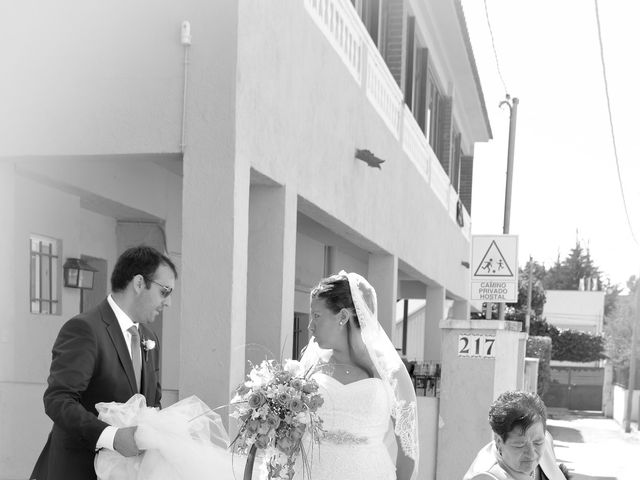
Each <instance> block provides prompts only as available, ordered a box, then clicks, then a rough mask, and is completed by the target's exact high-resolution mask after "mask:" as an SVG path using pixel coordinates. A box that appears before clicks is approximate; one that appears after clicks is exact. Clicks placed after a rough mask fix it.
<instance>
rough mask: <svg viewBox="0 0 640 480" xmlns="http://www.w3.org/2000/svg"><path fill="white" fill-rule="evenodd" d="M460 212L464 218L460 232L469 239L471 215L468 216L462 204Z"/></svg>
mask: <svg viewBox="0 0 640 480" xmlns="http://www.w3.org/2000/svg"><path fill="white" fill-rule="evenodd" d="M462 214H463V217H462V218H464V226H463V227H462V233H463V234H464V236H465V238H466V239H467V240H471V217H470V216H469V212H467V209H466V207H465V206H464V205H463V206H462Z"/></svg>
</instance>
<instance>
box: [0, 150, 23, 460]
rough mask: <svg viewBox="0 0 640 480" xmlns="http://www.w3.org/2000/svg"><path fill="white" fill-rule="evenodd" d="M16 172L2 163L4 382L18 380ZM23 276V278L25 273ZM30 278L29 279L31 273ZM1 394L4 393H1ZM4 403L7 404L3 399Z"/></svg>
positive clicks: (0, 371)
mask: <svg viewBox="0 0 640 480" xmlns="http://www.w3.org/2000/svg"><path fill="white" fill-rule="evenodd" d="M15 175H16V174H15V165H14V164H13V163H11V162H2V163H0V225H2V235H0V265H2V268H1V269H0V292H2V312H3V314H2V317H1V318H0V382H3V381H13V380H15V378H14V373H15V372H14V366H15V364H14V362H15V359H16V356H15V354H14V350H15V331H14V330H15V326H14V322H15V321H16V311H15V302H16V290H15V284H16V275H15V274H16V272H15V256H16V250H15V215H16V207H15V197H16V193H15ZM27 241H28V239H27ZM27 241H23V243H22V245H21V246H22V249H21V250H18V252H20V253H21V254H27V253H28V252H29V251H28V250H27V249H28V248H29V245H28V243H27ZM27 265H28V263H27ZM20 278H23V276H21V277H20ZM26 278H27V279H28V276H27V277H26ZM27 292H28V290H27ZM22 301H23V302H25V305H27V307H26V308H28V304H27V303H26V302H27V301H28V299H22ZM0 398H2V397H1V396H0ZM0 406H3V404H2V403H1V402H0ZM3 423H4V422H3ZM3 451H4V450H3Z"/></svg>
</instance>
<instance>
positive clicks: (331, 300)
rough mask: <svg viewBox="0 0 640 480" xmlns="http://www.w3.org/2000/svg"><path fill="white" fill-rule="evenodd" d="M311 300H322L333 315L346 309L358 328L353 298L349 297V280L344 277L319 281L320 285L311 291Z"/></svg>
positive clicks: (339, 276)
mask: <svg viewBox="0 0 640 480" xmlns="http://www.w3.org/2000/svg"><path fill="white" fill-rule="evenodd" d="M311 298H312V299H313V298H321V299H322V300H324V302H325V305H326V306H327V308H328V309H329V310H331V311H332V312H333V313H338V312H339V311H340V310H342V309H343V308H346V309H347V310H349V311H350V312H351V314H352V315H353V319H354V321H355V324H356V326H357V327H358V328H360V321H359V320H358V314H357V313H356V309H355V306H354V305H353V298H352V297H351V288H349V280H348V279H347V277H346V276H345V275H331V276H330V277H327V278H323V279H322V280H320V283H318V285H317V286H316V287H315V288H314V289H313V290H311Z"/></svg>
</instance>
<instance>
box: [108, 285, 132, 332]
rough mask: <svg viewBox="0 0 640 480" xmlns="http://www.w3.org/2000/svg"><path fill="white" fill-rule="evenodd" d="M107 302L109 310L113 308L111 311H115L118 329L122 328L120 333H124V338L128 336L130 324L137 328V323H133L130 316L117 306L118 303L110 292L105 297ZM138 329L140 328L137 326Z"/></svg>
mask: <svg viewBox="0 0 640 480" xmlns="http://www.w3.org/2000/svg"><path fill="white" fill-rule="evenodd" d="M107 302H109V306H110V307H111V310H113V313H115V315H116V318H117V319H118V324H119V325H120V329H121V330H122V333H123V334H124V336H125V338H130V337H131V334H130V333H129V332H128V330H129V328H131V325H135V326H136V328H138V324H137V323H133V321H132V320H131V317H129V315H127V314H126V313H124V310H122V309H121V308H120V307H119V306H118V304H117V303H116V301H115V300H114V299H113V296H112V295H111V294H109V296H108V297H107ZM138 330H140V329H139V328H138Z"/></svg>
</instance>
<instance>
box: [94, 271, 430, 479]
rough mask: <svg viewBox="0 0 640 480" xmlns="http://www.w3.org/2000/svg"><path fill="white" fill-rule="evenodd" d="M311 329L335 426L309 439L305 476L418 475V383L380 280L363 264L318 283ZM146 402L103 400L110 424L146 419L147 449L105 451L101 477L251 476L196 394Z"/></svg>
mask: <svg viewBox="0 0 640 480" xmlns="http://www.w3.org/2000/svg"><path fill="white" fill-rule="evenodd" d="M309 330H310V332H311V333H312V335H313V337H312V338H311V340H310V342H309V344H308V345H307V348H306V350H305V353H304V355H303V358H302V360H301V363H302V365H303V366H304V368H305V371H307V372H311V375H312V377H313V378H314V379H315V380H316V381H317V383H318V385H319V393H320V394H321V395H322V397H323V400H324V404H323V405H322V406H321V407H320V408H319V409H318V415H319V416H320V418H321V419H322V420H323V428H324V430H325V431H326V434H325V435H324V437H323V439H322V440H321V441H320V443H319V444H317V443H309V442H306V444H304V450H305V453H306V454H307V456H306V458H299V459H298V461H297V462H296V467H295V471H296V475H295V478H296V480H307V479H309V480H338V479H339V480H396V479H398V480H409V479H415V478H417V465H418V432H417V411H416V398H415V393H414V390H413V384H412V383H411V379H410V378H409V375H408V373H407V370H406V368H405V366H404V364H403V363H402V361H401V359H400V357H399V356H398V354H397V352H396V350H395V348H394V346H393V344H392V343H391V341H390V340H389V338H388V337H387V335H386V334H385V333H384V330H383V329H382V327H380V324H379V323H378V320H377V301H376V293H375V290H374V289H373V287H371V285H369V283H368V282H367V281H366V280H365V279H364V278H362V277H361V276H360V275H358V274H356V273H349V274H347V273H345V272H340V274H338V275H334V276H333V277H329V278H327V279H324V280H322V281H321V282H320V284H319V285H318V286H317V287H316V288H315V289H314V290H313V291H312V292H311V320H310V323H309ZM145 405H146V403H145V401H144V397H142V396H141V395H135V396H134V397H132V398H131V399H130V400H129V401H128V402H127V403H125V404H119V403H115V402H114V403H103V404H98V405H96V407H97V409H98V411H99V412H100V418H101V419H102V420H104V421H107V422H108V423H110V424H111V425H115V426H118V427H124V426H130V425H137V426H138V429H137V432H136V442H137V444H138V447H139V448H140V449H141V450H146V453H145V454H144V455H141V456H138V457H122V456H121V455H119V454H118V453H115V452H111V451H108V450H102V451H101V452H100V453H99V454H98V456H97V459H96V463H95V467H96V474H97V477H98V479H99V480H187V479H199V478H209V477H210V476H211V475H212V473H214V472H215V474H214V477H215V478H217V479H218V480H239V479H240V478H242V470H243V467H244V464H245V462H246V457H233V456H232V455H231V453H229V452H228V451H227V450H226V446H227V445H228V440H229V439H228V436H227V434H226V431H225V430H224V427H223V426H222V421H221V419H220V418H219V415H217V414H216V413H215V412H213V411H211V410H210V409H209V407H207V405H205V404H204V403H203V402H202V401H200V400H199V399H198V398H197V397H189V398H187V399H184V400H182V401H180V402H178V403H176V404H174V405H172V406H170V407H168V408H166V409H164V410H160V411H156V410H155V409H150V408H146V407H145ZM393 434H395V436H394V435H393ZM389 439H391V440H392V442H393V443H395V442H397V448H390V445H388V444H389V443H390V442H389V441H388V440H389ZM393 447H396V446H395V445H394V446H393ZM395 450H397V461H395V462H394V460H393V458H394V457H395V456H396V455H393V456H392V455H391V453H390V452H391V451H394V452H395ZM256 463H257V464H258V465H255V469H254V476H253V478H260V479H261V480H262V479H263V478H266V475H265V472H266V469H265V468H261V467H260V466H259V463H260V462H258V461H257V462H256ZM214 477H211V478H214Z"/></svg>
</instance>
